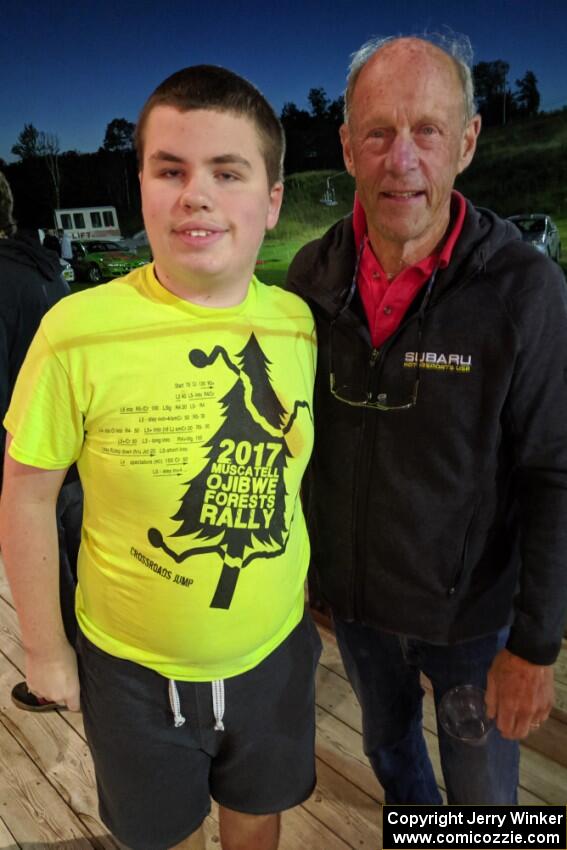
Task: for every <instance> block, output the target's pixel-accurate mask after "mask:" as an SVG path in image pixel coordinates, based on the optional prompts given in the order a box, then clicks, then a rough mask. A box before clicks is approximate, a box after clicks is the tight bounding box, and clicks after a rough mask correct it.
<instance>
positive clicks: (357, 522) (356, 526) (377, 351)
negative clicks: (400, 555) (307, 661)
mask: <svg viewBox="0 0 567 850" xmlns="http://www.w3.org/2000/svg"><path fill="white" fill-rule="evenodd" d="M381 354H382V349H381V348H373V349H372V351H371V352H370V360H369V367H370V371H369V374H368V383H367V385H366V397H367V398H370V397H371V396H372V384H373V381H374V375H375V371H374V370H375V368H376V365H377V363H378V362H379V360H380V355H381ZM370 412H372V413H375V411H370ZM367 413H368V411H367ZM368 422H369V420H368V416H365V415H363V419H362V428H361V435H360V452H359V458H358V464H357V467H358V469H359V470H365V469H368V468H369V465H370V464H369V461H370V456H369V455H370V443H371V441H367V440H366V433H367V431H368V428H369V424H368ZM374 427H375V426H374ZM357 480H358V481H360V482H364V497H362V494H361V489H362V488H360V489H359V491H358V493H357V492H356V489H355V491H354V493H353V528H352V534H353V541H354V569H353V570H352V584H351V589H350V602H351V609H352V612H353V617H354V618H357V617H359V616H360V615H361V614H362V610H361V608H362V606H361V605H360V604H359V600H358V598H357V593H356V590H357V587H360V588H362V585H363V581H358V576H359V575H360V576H361V578H362V575H361V574H363V573H364V572H365V571H366V570H365V557H364V555H363V552H362V543H363V541H364V540H366V523H367V522H368V518H367V516H366V514H365V513H364V512H363V511H362V510H360V509H359V505H360V504H365V503H366V502H367V492H368V488H369V486H370V485H371V480H370V478H369V477H368V476H364V475H358V476H357Z"/></svg>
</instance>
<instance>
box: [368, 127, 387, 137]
mask: <svg viewBox="0 0 567 850" xmlns="http://www.w3.org/2000/svg"><path fill="white" fill-rule="evenodd" d="M385 136H386V131H385V130H381V129H379V128H378V129H376V130H371V131H370V138H371V139H384V138H385Z"/></svg>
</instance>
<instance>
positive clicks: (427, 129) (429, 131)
mask: <svg viewBox="0 0 567 850" xmlns="http://www.w3.org/2000/svg"><path fill="white" fill-rule="evenodd" d="M419 132H420V133H421V135H422V136H435V135H436V133H437V128H436V127H433V126H432V125H431V124H426V125H425V126H423V127H420V129H419Z"/></svg>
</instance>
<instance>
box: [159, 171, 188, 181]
mask: <svg viewBox="0 0 567 850" xmlns="http://www.w3.org/2000/svg"><path fill="white" fill-rule="evenodd" d="M182 173H183V172H182V171H181V170H180V169H179V168H165V169H164V170H163V171H160V177H168V178H171V179H173V178H175V177H180V176H181V174H182Z"/></svg>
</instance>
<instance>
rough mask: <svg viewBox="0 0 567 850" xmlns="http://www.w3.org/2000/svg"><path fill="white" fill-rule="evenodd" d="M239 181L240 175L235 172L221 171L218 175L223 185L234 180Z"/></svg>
mask: <svg viewBox="0 0 567 850" xmlns="http://www.w3.org/2000/svg"><path fill="white" fill-rule="evenodd" d="M239 179H240V178H239V175H238V174H235V173H234V172H233V171H219V172H218V174H217V180H220V181H221V182H222V183H232V181H233V180H239Z"/></svg>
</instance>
